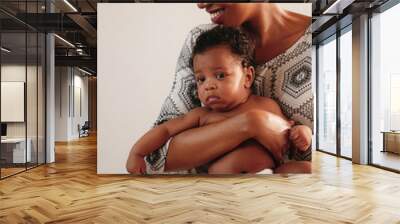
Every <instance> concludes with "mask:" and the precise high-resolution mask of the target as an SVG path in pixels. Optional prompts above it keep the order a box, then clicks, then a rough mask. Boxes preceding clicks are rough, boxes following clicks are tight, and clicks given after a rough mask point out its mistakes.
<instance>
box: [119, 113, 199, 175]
mask: <svg viewBox="0 0 400 224" xmlns="http://www.w3.org/2000/svg"><path fill="white" fill-rule="evenodd" d="M204 113H205V110H204V108H196V109H194V110H191V111H190V112H188V113H187V114H185V115H183V116H180V117H178V118H175V119H171V120H169V121H167V122H164V123H163V124H161V125H158V126H156V127H154V128H152V129H151V130H150V131H148V132H147V133H146V134H144V135H143V136H142V137H141V138H140V139H139V140H138V141H137V142H136V143H135V144H134V145H133V147H132V149H131V151H130V153H129V157H128V160H127V162H126V169H127V171H128V172H129V173H134V174H144V173H145V168H146V167H145V162H144V157H145V156H146V155H148V154H150V153H151V152H153V151H155V150H157V149H158V148H160V147H161V146H162V145H163V144H165V143H166V142H167V141H168V140H169V139H170V138H171V137H173V136H174V135H176V134H178V133H180V132H182V131H185V130H187V129H190V128H193V127H198V126H199V120H200V117H201V115H202V114H204Z"/></svg>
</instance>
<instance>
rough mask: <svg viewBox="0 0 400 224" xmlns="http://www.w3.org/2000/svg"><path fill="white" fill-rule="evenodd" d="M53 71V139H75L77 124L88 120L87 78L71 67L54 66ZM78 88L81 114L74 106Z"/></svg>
mask: <svg viewBox="0 0 400 224" xmlns="http://www.w3.org/2000/svg"><path fill="white" fill-rule="evenodd" d="M55 73H56V77H55V79H56V80H55V141H69V140H73V139H77V138H78V137H79V135H78V134H79V133H78V124H80V125H83V123H84V122H85V121H87V120H88V81H87V80H88V78H87V77H86V76H83V73H81V72H80V71H79V70H77V69H76V68H72V67H56V70H55ZM78 89H80V90H81V97H80V100H81V105H82V108H81V109H82V114H80V113H79V110H78V108H77V107H76V105H77V104H78V105H79V102H77V100H79V98H77V97H76V96H77V94H78V93H77V91H76V90H78ZM74 110H75V111H74Z"/></svg>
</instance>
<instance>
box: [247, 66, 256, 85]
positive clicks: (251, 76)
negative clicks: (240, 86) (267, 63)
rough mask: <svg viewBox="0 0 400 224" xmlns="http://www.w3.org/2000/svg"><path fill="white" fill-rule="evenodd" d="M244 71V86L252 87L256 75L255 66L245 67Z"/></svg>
mask: <svg viewBox="0 0 400 224" xmlns="http://www.w3.org/2000/svg"><path fill="white" fill-rule="evenodd" d="M244 72H245V81H244V87H245V88H248V89H250V88H251V85H252V84H253V81H254V77H255V74H254V67H253V66H248V67H245V68H244Z"/></svg>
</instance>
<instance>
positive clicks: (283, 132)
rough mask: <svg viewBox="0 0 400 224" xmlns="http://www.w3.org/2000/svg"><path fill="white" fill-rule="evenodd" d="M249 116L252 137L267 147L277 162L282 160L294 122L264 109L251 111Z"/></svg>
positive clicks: (249, 128)
mask: <svg viewBox="0 0 400 224" xmlns="http://www.w3.org/2000/svg"><path fill="white" fill-rule="evenodd" d="M247 117H248V120H249V122H248V124H247V125H248V128H247V129H248V130H249V131H250V132H251V137H252V138H254V139H256V140H257V141H258V142H259V143H261V144H262V145H263V146H264V147H265V148H267V149H268V150H269V151H270V152H271V153H272V154H273V156H274V158H275V160H276V161H277V162H279V161H282V159H283V154H284V152H285V151H286V150H287V149H288V148H289V130H290V128H291V126H292V125H293V122H292V121H287V120H286V119H284V118H282V117H280V116H278V115H276V114H273V113H271V112H266V111H263V110H252V111H249V112H247Z"/></svg>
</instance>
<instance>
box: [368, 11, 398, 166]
mask: <svg viewBox="0 0 400 224" xmlns="http://www.w3.org/2000/svg"><path fill="white" fill-rule="evenodd" d="M399 21H400V5H396V6H394V7H392V8H390V9H388V10H386V11H384V12H383V13H379V14H375V15H373V17H372V18H371V29H372V30H371V35H372V36H371V60H372V61H371V99H370V104H371V114H370V119H371V122H372V124H371V130H370V132H371V141H372V154H371V155H370V156H371V162H372V164H375V165H379V166H384V167H387V168H391V169H395V170H400V155H399V154H396V153H393V152H396V149H400V133H398V134H395V135H396V136H397V137H393V136H392V137H390V138H392V139H388V138H385V135H387V134H388V135H392V134H394V133H391V132H392V131H396V130H400V100H399V96H400V63H399V52H400V45H399V42H398V40H399V39H400V33H399V32H398V30H397V29H396V28H395V27H398V22H399ZM385 132H386V134H385ZM386 137H388V136H386ZM385 144H386V145H385ZM393 144H394V145H393ZM388 145H392V146H394V147H393V148H394V149H388V148H387V146H388ZM398 153H400V150H399V152H398Z"/></svg>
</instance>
